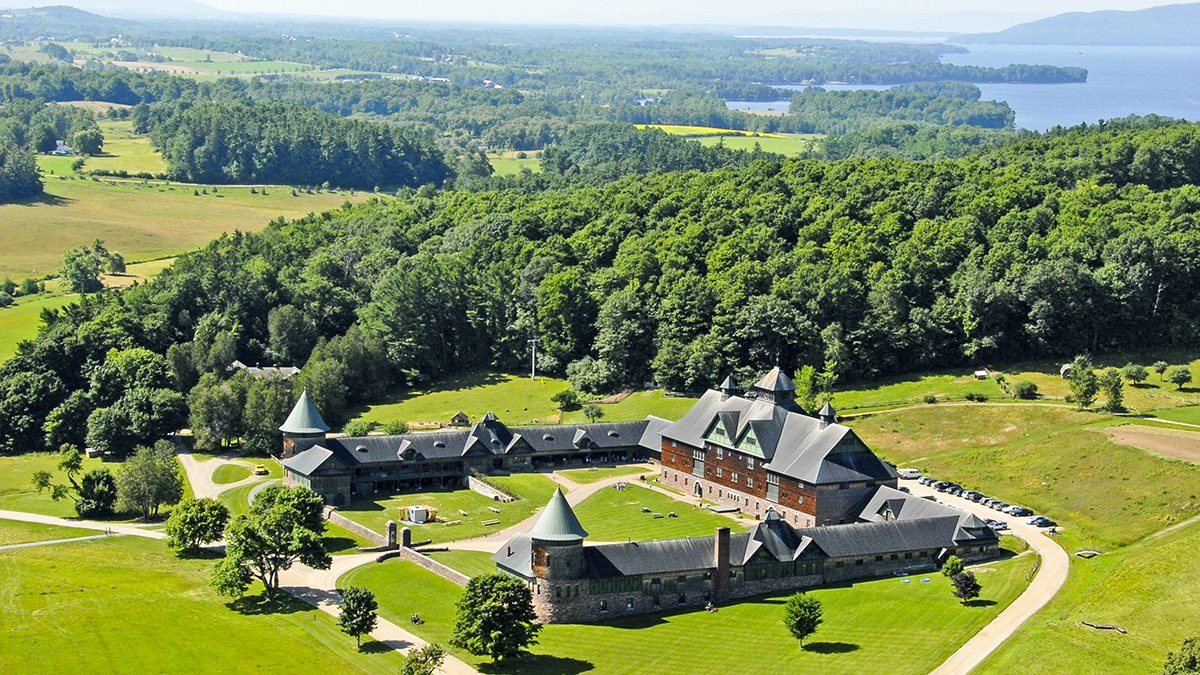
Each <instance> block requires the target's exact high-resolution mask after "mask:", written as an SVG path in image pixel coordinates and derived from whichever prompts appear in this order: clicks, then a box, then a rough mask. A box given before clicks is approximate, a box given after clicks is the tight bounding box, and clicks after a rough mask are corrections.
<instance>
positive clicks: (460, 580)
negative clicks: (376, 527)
mask: <svg viewBox="0 0 1200 675" xmlns="http://www.w3.org/2000/svg"><path fill="white" fill-rule="evenodd" d="M396 557H398V558H400V559H402V560H407V561H409V562H410V563H412V564H414V565H416V566H417V567H421V568H423V569H427V570H429V571H430V572H433V573H434V574H436V575H438V576H439V577H442V578H443V579H447V580H449V581H452V582H454V583H456V584H458V585H459V586H466V585H467V582H468V581H470V580H471V577H468V576H467V575H465V574H463V573H462V572H459V571H458V570H454V569H451V568H449V567H446V566H445V565H443V564H442V563H440V562H438V561H436V560H434V559H433V558H430V557H429V556H426V555H421V554H420V553H418V552H417V551H414V550H413V549H411V548H404V547H401V548H400V550H399V551H396Z"/></svg>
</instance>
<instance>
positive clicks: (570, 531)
mask: <svg viewBox="0 0 1200 675" xmlns="http://www.w3.org/2000/svg"><path fill="white" fill-rule="evenodd" d="M587 535H588V533H587V530H585V529H583V525H580V524H579V518H577V517H576V516H575V511H573V510H572V509H571V505H570V504H568V503H567V498H566V497H564V496H563V493H562V490H561V489H555V490H554V495H553V496H551V497H550V502H549V503H548V504H546V508H545V509H544V510H543V511H542V514H541V515H540V516H538V519H537V522H536V523H534V524H533V529H531V530H529V538H530V539H537V540H539V541H554V542H559V543H563V542H572V541H583V539H584V538H585V537H587Z"/></svg>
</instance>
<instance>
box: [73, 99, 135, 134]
mask: <svg viewBox="0 0 1200 675" xmlns="http://www.w3.org/2000/svg"><path fill="white" fill-rule="evenodd" d="M57 105H69V106H71V107H74V108H83V109H84V110H91V111H92V112H105V111H107V110H109V109H110V108H116V109H118V110H124V109H125V108H132V107H133V106H131V105H127V104H125V103H109V102H108V101H58V103H57ZM105 124H113V122H101V123H100V128H101V129H103V128H104V125H105ZM126 124H130V123H128V122H127V123H126ZM104 135H105V136H106V137H107V136H108V132H107V131H106V132H105V134H104Z"/></svg>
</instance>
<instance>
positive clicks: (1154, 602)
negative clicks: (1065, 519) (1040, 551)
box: [975, 524, 1200, 675]
mask: <svg viewBox="0 0 1200 675" xmlns="http://www.w3.org/2000/svg"><path fill="white" fill-rule="evenodd" d="M1197 548H1200V524H1192V525H1190V526H1187V527H1184V528H1180V529H1178V530H1175V531H1172V532H1170V533H1168V534H1165V535H1163V536H1161V537H1156V538H1153V539H1148V540H1144V541H1140V542H1138V543H1136V544H1133V545H1132V546H1128V547H1126V548H1124V549H1120V550H1117V551H1115V552H1113V553H1111V554H1106V555H1101V556H1098V557H1096V558H1092V559H1091V560H1082V559H1079V558H1072V559H1071V573H1070V577H1069V579H1068V581H1067V584H1066V586H1064V587H1063V589H1062V590H1061V591H1059V593H1058V594H1057V595H1056V596H1055V597H1054V599H1053V600H1051V601H1050V604H1049V605H1047V606H1046V607H1045V608H1044V609H1043V610H1042V611H1040V612H1038V613H1037V614H1035V615H1034V616H1033V617H1032V618H1031V619H1030V620H1029V621H1028V622H1026V623H1025V625H1024V626H1023V627H1022V628H1021V630H1020V631H1019V632H1018V633H1017V634H1016V635H1014V636H1013V637H1012V638H1010V639H1009V640H1008V641H1007V642H1005V643H1004V645H1002V646H1001V647H1000V649H999V650H998V651H997V652H995V653H994V654H993V655H992V656H991V657H990V658H988V659H987V660H986V661H984V662H983V664H982V665H981V666H980V667H979V668H978V669H977V670H976V671H975V672H976V673H981V674H985V675H991V674H995V675H1003V674H1005V673H1023V674H1025V673H1028V674H1029V675H1042V674H1045V675H1050V674H1057V673H1086V672H1099V671H1102V672H1104V673H1111V674H1113V675H1141V674H1142V673H1157V672H1158V671H1159V669H1160V668H1161V667H1162V662H1163V659H1164V658H1166V655H1167V652H1170V651H1177V650H1178V649H1179V645H1180V644H1181V643H1182V642H1183V640H1184V638H1187V637H1191V636H1194V635H1196V627H1197V614H1196V607H1197V606H1198V605H1200V577H1198V576H1197V575H1195V574H1192V573H1191V567H1190V565H1188V564H1186V563H1184V562H1183V561H1188V560H1191V559H1192V558H1193V556H1194V552H1195V551H1196V550H1197ZM1181 563H1182V565H1183V566H1181ZM1083 621H1091V622H1093V623H1100V624H1112V625H1116V626H1120V627H1122V628H1124V629H1126V630H1127V631H1128V633H1127V634H1124V635H1122V634H1121V633H1118V632H1117V631H1111V630H1108V631H1100V630H1094V629H1091V628H1088V627H1086V626H1084V625H1082V622H1083ZM1048 646H1049V647H1048ZM1097 666H1100V668H1099V671H1098V670H1097Z"/></svg>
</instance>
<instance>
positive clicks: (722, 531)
mask: <svg viewBox="0 0 1200 675" xmlns="http://www.w3.org/2000/svg"><path fill="white" fill-rule="evenodd" d="M728 595H729V528H728V527H718V528H717V533H716V536H714V537H713V582H712V599H713V602H720V601H722V600H724V599H725V598H726V597H727V596H728Z"/></svg>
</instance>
